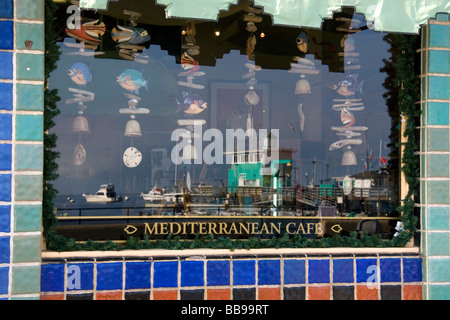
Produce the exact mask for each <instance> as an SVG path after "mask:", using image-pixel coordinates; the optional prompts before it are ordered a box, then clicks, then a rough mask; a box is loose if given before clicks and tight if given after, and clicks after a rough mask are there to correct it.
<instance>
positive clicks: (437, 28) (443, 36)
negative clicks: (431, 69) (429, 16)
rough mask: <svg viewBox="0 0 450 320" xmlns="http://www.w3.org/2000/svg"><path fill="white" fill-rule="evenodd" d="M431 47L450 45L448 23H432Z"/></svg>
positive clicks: (447, 46) (446, 46)
mask: <svg viewBox="0 0 450 320" xmlns="http://www.w3.org/2000/svg"><path fill="white" fill-rule="evenodd" d="M429 28H430V45H429V46H430V47H441V48H449V47H450V27H449V26H448V25H439V24H430V26H429Z"/></svg>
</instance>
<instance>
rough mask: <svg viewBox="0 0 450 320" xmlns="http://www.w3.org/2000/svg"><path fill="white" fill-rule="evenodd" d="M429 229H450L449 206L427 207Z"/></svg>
mask: <svg viewBox="0 0 450 320" xmlns="http://www.w3.org/2000/svg"><path fill="white" fill-rule="evenodd" d="M427 210H428V212H427V224H428V225H427V229H428V230H450V212H449V208H448V207H428V208H427Z"/></svg>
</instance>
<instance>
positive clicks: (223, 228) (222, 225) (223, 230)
mask: <svg viewBox="0 0 450 320" xmlns="http://www.w3.org/2000/svg"><path fill="white" fill-rule="evenodd" d="M219 227H220V234H230V232H227V224H226V223H225V222H219Z"/></svg>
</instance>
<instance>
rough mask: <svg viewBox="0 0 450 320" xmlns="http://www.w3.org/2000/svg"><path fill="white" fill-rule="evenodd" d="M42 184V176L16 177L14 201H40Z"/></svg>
mask: <svg viewBox="0 0 450 320" xmlns="http://www.w3.org/2000/svg"><path fill="white" fill-rule="evenodd" d="M42 182H43V180H42V175H23V176H22V175H16V176H15V196H16V200H19V201H42V189H43V188H42Z"/></svg>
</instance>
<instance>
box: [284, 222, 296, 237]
mask: <svg viewBox="0 0 450 320" xmlns="http://www.w3.org/2000/svg"><path fill="white" fill-rule="evenodd" d="M291 224H293V225H294V226H295V222H289V223H288V224H287V225H286V232H287V233H289V234H293V233H295V232H289V229H290V225H291Z"/></svg>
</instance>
